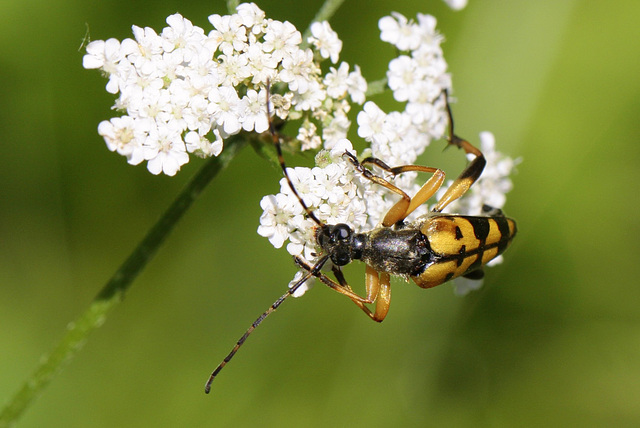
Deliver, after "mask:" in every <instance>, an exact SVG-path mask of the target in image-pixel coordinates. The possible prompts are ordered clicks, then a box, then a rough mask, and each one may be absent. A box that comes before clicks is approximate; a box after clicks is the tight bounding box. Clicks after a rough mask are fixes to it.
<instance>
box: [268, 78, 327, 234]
mask: <svg viewBox="0 0 640 428" xmlns="http://www.w3.org/2000/svg"><path fill="white" fill-rule="evenodd" d="M270 102H271V85H270V84H269V82H267V119H268V120H269V132H270V133H271V138H273V144H274V145H275V146H276V150H277V152H278V162H279V163H280V168H282V172H283V173H284V176H285V178H286V179H287V183H288V184H289V188H290V189H291V191H292V192H293V194H294V195H295V196H296V198H298V201H300V205H302V208H303V209H304V212H305V213H307V216H308V217H309V218H310V219H311V220H313V221H314V222H315V223H316V224H317V225H318V226H324V223H322V222H321V221H320V220H318V217H316V215H315V214H314V213H313V211H311V209H310V208H309V207H308V206H307V204H305V202H304V200H303V199H302V198H301V197H300V195H299V194H298V191H297V190H296V188H295V186H294V185H293V182H292V181H291V178H290V177H289V173H288V172H287V166H286V165H285V163H284V156H283V155H282V147H281V145H280V137H278V133H277V132H276V128H275V126H274V125H273V121H272V120H271V109H270V107H269V103H270Z"/></svg>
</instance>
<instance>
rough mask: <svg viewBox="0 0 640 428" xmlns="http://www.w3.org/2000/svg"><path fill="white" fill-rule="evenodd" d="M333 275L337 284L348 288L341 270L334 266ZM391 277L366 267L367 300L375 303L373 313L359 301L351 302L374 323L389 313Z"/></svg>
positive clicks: (380, 320)
mask: <svg viewBox="0 0 640 428" xmlns="http://www.w3.org/2000/svg"><path fill="white" fill-rule="evenodd" d="M333 273H334V274H335V276H336V279H337V280H338V282H340V285H342V286H343V287H347V288H349V289H351V287H349V284H347V281H346V280H345V278H344V275H343V274H342V270H340V268H339V267H337V266H334V268H333ZM390 282H391V277H390V276H389V274H388V273H385V272H378V271H377V270H375V269H374V268H372V267H371V266H369V265H367V267H366V272H365V284H366V290H367V300H368V301H371V302H375V303H376V309H375V312H371V310H370V309H369V308H368V307H367V306H365V304H364V303H363V302H361V301H359V300H353V299H351V300H353V303H355V304H356V305H357V306H358V307H359V308H360V309H362V310H363V311H364V313H365V314H367V315H368V316H369V318H371V319H372V320H374V321H377V322H382V321H383V320H384V319H385V317H386V316H387V313H388V312H389V305H390V303H391V284H390Z"/></svg>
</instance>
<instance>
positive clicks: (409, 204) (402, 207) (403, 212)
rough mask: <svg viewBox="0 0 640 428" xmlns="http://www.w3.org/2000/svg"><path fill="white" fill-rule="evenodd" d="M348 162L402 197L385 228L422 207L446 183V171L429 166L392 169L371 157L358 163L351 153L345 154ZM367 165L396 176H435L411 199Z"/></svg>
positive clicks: (390, 214)
mask: <svg viewBox="0 0 640 428" xmlns="http://www.w3.org/2000/svg"><path fill="white" fill-rule="evenodd" d="M345 155H346V156H347V158H348V160H349V161H350V162H351V163H352V164H353V165H354V167H355V168H356V169H357V170H358V171H359V172H360V173H361V174H362V175H363V176H364V177H365V178H366V179H368V180H370V181H372V182H374V183H376V184H379V185H381V186H383V187H385V188H387V189H389V190H391V191H392V192H394V193H396V194H398V195H400V197H401V199H400V200H399V201H398V202H396V204H395V205H394V206H392V207H391V209H389V211H388V212H387V214H386V215H385V217H384V219H383V220H382V225H383V226H385V227H389V226H392V225H394V224H396V223H398V222H400V221H402V220H404V219H405V218H407V216H408V215H409V214H411V213H412V212H413V211H415V209H416V208H418V207H419V206H420V205H422V204H424V203H425V202H426V201H427V200H429V198H431V197H432V196H433V195H435V193H436V192H437V191H438V189H439V188H440V186H442V183H443V182H444V177H445V174H444V171H442V170H441V169H438V168H432V167H429V166H421V165H404V166H397V167H390V166H388V165H387V164H386V163H384V162H383V161H381V160H380V159H378V158H374V157H369V158H366V159H364V160H363V161H362V162H360V161H358V159H357V158H356V157H355V156H353V155H352V154H351V153H349V152H345ZM365 165H376V166H377V167H379V168H381V169H382V170H384V171H387V172H389V173H391V174H392V175H394V176H396V175H398V174H402V173H405V172H410V171H415V172H428V173H431V174H433V175H432V176H431V178H429V180H427V182H426V183H424V184H423V185H422V187H421V188H420V190H418V192H417V193H416V194H415V195H414V196H413V198H411V197H409V195H407V194H406V193H405V192H404V191H403V190H402V189H400V188H399V187H397V186H395V185H393V184H391V183H390V182H388V181H387V180H385V179H384V178H382V177H379V176H377V175H375V174H374V173H373V172H371V171H370V170H368V169H366V168H365V167H364V166H365Z"/></svg>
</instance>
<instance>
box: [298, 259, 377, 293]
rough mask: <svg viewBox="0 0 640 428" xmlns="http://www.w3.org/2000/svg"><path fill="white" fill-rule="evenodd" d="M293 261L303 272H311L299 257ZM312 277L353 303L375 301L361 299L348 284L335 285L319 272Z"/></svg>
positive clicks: (334, 282) (310, 268)
mask: <svg viewBox="0 0 640 428" xmlns="http://www.w3.org/2000/svg"><path fill="white" fill-rule="evenodd" d="M294 261H295V262H296V264H297V265H298V266H300V267H301V268H302V269H304V270H306V271H308V272H311V271H312V270H313V266H311V265H310V264H309V263H307V262H306V261H305V260H303V259H302V258H301V257H298V256H295V257H294ZM313 276H315V277H316V278H318V279H319V280H320V281H322V282H323V283H324V284H326V285H327V286H329V288H331V289H332V290H335V291H337V292H338V293H340V294H344V295H345V296H347V297H348V298H350V299H351V300H353V301H354V302H361V303H365V304H370V303H373V302H374V301H375V299H369V298H367V297H362V296H359V295H358V294H356V293H355V292H354V291H353V290H352V289H351V287H350V286H349V284H347V283H346V281H345V282H344V285H343V284H339V283H337V282H336V281H334V280H333V279H331V278H329V277H328V276H327V275H325V274H324V273H322V272H320V271H318V272H313ZM343 279H344V276H343Z"/></svg>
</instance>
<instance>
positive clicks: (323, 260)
mask: <svg viewBox="0 0 640 428" xmlns="http://www.w3.org/2000/svg"><path fill="white" fill-rule="evenodd" d="M327 260H329V256H324V257H322V258H321V259H320V260H319V261H318V262H317V263H316V264H315V265H314V266H313V268H312V269H311V270H310V271H309V272H308V273H307V274H306V275H305V276H303V277H302V278H301V279H299V280H298V282H296V283H295V284H293V285H292V286H291V287H290V288H289V289H288V290H287V292H286V293H284V294H283V295H282V296H280V298H279V299H278V300H276V301H275V302H273V304H272V305H271V306H269V309H267V310H266V311H264V312H263V313H262V315H260V316H259V317H258V318H257V319H256V320H255V321H254V322H253V324H251V327H249V328H248V329H247V331H245V333H244V334H243V335H242V337H241V338H240V339H239V340H238V342H236V344H235V346H234V347H233V349H232V350H231V352H229V354H228V355H227V356H226V357H225V358H224V360H222V362H221V363H220V364H218V367H216V369H215V370H214V371H213V373H211V376H209V380H207V383H206V384H205V386H204V392H205V393H207V394H208V393H209V391H211V383H213V381H214V379H215V378H216V376H218V373H220V370H222V369H223V368H224V366H226V365H227V363H228V362H229V361H231V359H232V358H233V356H234V355H235V354H236V352H238V349H240V347H241V346H242V345H243V344H244V342H245V341H246V340H247V338H248V337H249V335H250V334H251V333H252V332H253V330H255V329H256V328H257V327H258V326H259V325H260V323H262V321H264V319H265V318H266V317H268V316H269V315H271V313H272V312H274V311H275V310H276V309H278V307H279V306H280V305H281V304H282V302H284V301H285V300H286V299H287V297H289V296H291V295H292V294H294V293H295V292H296V291H297V290H298V288H300V287H302V284H304V283H305V282H307V280H308V279H309V278H311V277H312V276H316V275H317V274H318V272H319V271H320V269H321V268H322V266H323V265H324V264H325V263H326V262H327Z"/></svg>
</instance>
